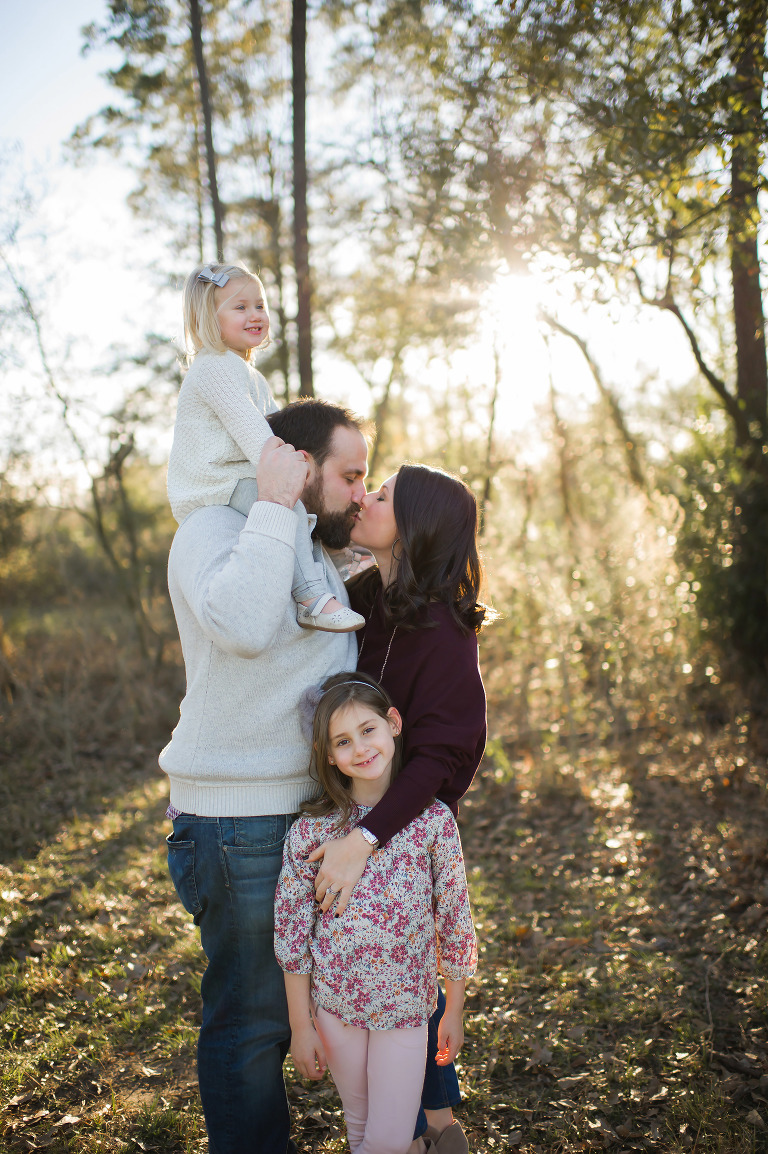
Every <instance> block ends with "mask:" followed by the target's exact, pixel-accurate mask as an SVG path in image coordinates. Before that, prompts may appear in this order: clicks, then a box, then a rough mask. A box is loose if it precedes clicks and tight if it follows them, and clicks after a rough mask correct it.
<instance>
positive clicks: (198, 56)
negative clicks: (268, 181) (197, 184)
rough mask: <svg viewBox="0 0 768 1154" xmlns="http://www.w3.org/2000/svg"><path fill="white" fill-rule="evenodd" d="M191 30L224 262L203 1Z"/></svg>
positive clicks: (192, 12)
mask: <svg viewBox="0 0 768 1154" xmlns="http://www.w3.org/2000/svg"><path fill="white" fill-rule="evenodd" d="M189 30H190V33H191V35H192V48H193V49H194V53H195V64H196V65H197V81H198V87H199V90H200V108H201V110H202V113H203V131H204V137H205V158H206V163H207V166H208V191H209V193H210V197H211V208H212V209H213V231H214V234H215V236H216V259H217V260H220V261H223V260H224V209H223V207H222V204H221V201H220V200H219V186H218V183H217V180H216V153H215V152H214V150H213V114H212V111H211V94H210V90H209V88H208V73H207V72H206V69H205V54H204V52H203V17H202V12H201V10H200V0H189Z"/></svg>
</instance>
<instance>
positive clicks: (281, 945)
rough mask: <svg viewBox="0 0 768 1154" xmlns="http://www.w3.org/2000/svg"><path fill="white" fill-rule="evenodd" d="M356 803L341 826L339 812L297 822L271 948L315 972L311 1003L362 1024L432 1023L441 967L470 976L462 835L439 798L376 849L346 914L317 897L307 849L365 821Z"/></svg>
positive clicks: (472, 956)
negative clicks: (324, 906) (337, 825)
mask: <svg viewBox="0 0 768 1154" xmlns="http://www.w3.org/2000/svg"><path fill="white" fill-rule="evenodd" d="M368 812H369V807H368V806H357V807H356V808H355V809H354V811H353V813H352V815H351V816H350V818H349V819H348V821H347V822H346V823H345V824H344V825H343V826H342V828H341V829H340V830H338V831H335V832H333V826H334V824H335V823H336V821H337V820H338V813H336V814H333V813H332V814H329V815H327V816H326V817H309V816H307V815H304V816H303V817H300V818H298V820H297V821H296V822H294V824H293V826H292V827H291V831H290V834H289V836H288V838H287V840H286V843H285V852H284V855H283V869H282V872H281V874H280V880H279V882H278V885H277V893H276V895H275V954H276V956H277V960H278V962H279V963H280V966H281V967H282V968H283V970H287V971H288V972H289V973H294V974H309V973H311V975H312V983H311V996H312V999H313V1001H314V1002H315V1003H316V1004H317V1005H319V1006H322V1008H323V1009H324V1010H327V1011H328V1012H329V1013H330V1014H334V1015H335V1017H337V1018H340V1019H341V1020H342V1021H343V1022H348V1023H350V1024H351V1025H353V1026H360V1027H362V1028H364V1029H374V1030H391V1029H397V1028H400V1029H403V1028H406V1027H412V1026H421V1025H423V1024H424V1023H425V1022H427V1021H428V1020H429V1018H430V1016H431V1014H432V1011H433V1010H434V1008H435V1003H436V999H437V971H438V970H439V971H440V973H441V974H442V975H443V977H444V978H448V979H449V980H451V981H458V980H459V979H461V978H466V977H470V976H471V975H472V974H473V973H474V972H475V969H476V966H477V942H476V939H475V931H474V927H473V925H472V915H471V912H470V908H469V895H468V894H467V880H466V876H465V873H464V858H463V855H462V852H461V841H460V840H459V831H458V829H457V828H456V821H455V819H454V816H453V814H452V813H451V811H450V810H449V809H448V807H447V806H446V805H443V803H442V802H439V801H436V802H433V803H432V805H430V806H429V807H428V808H427V809H425V810H424V812H423V813H421V814H419V816H418V817H416V818H414V820H413V821H412V822H411V823H410V825H407V826H406V827H405V829H403V830H401V831H400V833H397V834H395V835H394V837H392V838H390V840H389V841H388V842H387V843H386V845H384V846H382V847H381V848H380V849H376V850H374V852H373V853H372V854H371V856H370V857H369V858H368V863H367V865H366V867H365V871H364V873H363V876H362V877H361V879H360V881H359V882H358V883H357V885H356V886H355V888H354V890H353V891H352V896H351V897H350V899H349V903H348V905H347V908H346V910H345V911H344V913H343V914H342V916H341V917H339V918H337V917H336V916H335V915H334V907H333V906H331V908H330V909H329V910H328V911H327V912H326V913H323V912H322V910H321V909H320V907H319V905H318V904H317V903H316V902H315V877H316V874H317V871H318V868H319V863H318V862H308V861H307V860H306V858H307V855H308V854H310V853H311V852H312V851H313V850H314V849H317V847H318V846H319V845H322V843H323V842H324V841H328V840H329V839H330V838H332V837H343V836H344V835H345V834H347V833H349V832H350V830H352V829H353V828H354V827H355V826H356V825H357V824H358V822H361V821H363V820H364V817H365V814H367V813H368Z"/></svg>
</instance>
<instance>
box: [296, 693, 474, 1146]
mask: <svg viewBox="0 0 768 1154" xmlns="http://www.w3.org/2000/svg"><path fill="white" fill-rule="evenodd" d="M316 702H317V704H316V710H315V715H314V731H313V735H312V736H313V741H312V746H313V754H312V772H313V776H315V777H316V778H317V780H318V781H319V782H320V786H321V789H322V794H321V797H320V799H319V800H318V801H315V802H313V803H310V804H309V805H305V806H304V810H305V816H302V817H300V818H299V819H298V821H296V822H295V823H294V825H293V826H292V828H291V832H290V834H289V838H288V841H287V842H286V847H285V855H284V861H283V870H282V873H281V875H280V881H279V883H278V887H277V895H276V898H275V953H276V955H277V960H278V961H279V963H280V965H281V966H282V967H283V970H284V971H285V988H286V993H287V997H288V1011H289V1015H290V1022H291V1054H292V1056H293V1062H294V1066H295V1067H296V1069H297V1070H298V1071H299V1073H301V1074H303V1075H305V1076H306V1077H309V1078H319V1077H321V1076H322V1074H323V1072H324V1069H325V1065H326V1061H327V1063H328V1065H329V1066H330V1069H331V1073H332V1074H333V1077H334V1081H335V1082H336V1087H337V1089H338V1091H339V1095H340V1097H341V1101H342V1105H343V1107H344V1115H345V1118H346V1123H347V1133H348V1136H349V1144H350V1147H351V1150H352V1154H424V1151H425V1150H426V1149H429V1145H428V1144H425V1143H424V1142H423V1141H422V1139H421V1138H417V1139H413V1140H412V1137H413V1129H414V1123H415V1122H416V1117H417V1114H418V1110H419V1099H420V1096H421V1082H422V1076H423V1071H424V1062H425V1056H426V1049H427V1022H428V1020H429V1018H430V1015H431V1014H432V1011H433V1008H434V1006H435V1001H436V997H437V969H438V965H439V968H440V971H441V973H442V975H443V978H444V980H445V983H446V986H447V989H448V1002H447V1007H446V1010H445V1013H444V1014H443V1016H442V1020H441V1022H440V1030H439V1044H440V1053H439V1055H438V1062H442V1063H448V1062H451V1061H452V1060H453V1058H455V1056H456V1054H457V1053H458V1050H459V1047H460V1046H461V1043H462V1040H463V1036H464V1034H463V1029H462V1024H461V1018H462V1007H463V1002H464V985H465V981H466V978H467V977H468V976H469V975H471V974H472V973H474V969H475V965H476V962H477V946H476V943H475V935H474V930H473V928H472V920H471V915H470V909H469V898H468V895H467V884H466V878H465V876H464V864H463V860H462V853H461V842H460V841H459V835H458V830H457V829H456V821H455V819H454V817H453V814H452V813H451V812H450V810H449V809H448V807H447V806H445V805H443V804H442V802H432V803H431V804H430V805H428V806H427V807H426V809H424V811H423V812H422V813H420V814H419V815H418V816H417V817H415V818H414V819H413V821H412V822H410V823H409V825H407V826H406V828H405V829H403V830H401V831H400V832H399V833H396V834H395V835H394V836H393V837H391V838H390V839H389V840H388V842H387V844H386V846H383V847H382V848H381V849H379V850H377V852H376V853H375V854H374V855H373V856H372V857H371V858H370V859H369V861H368V862H367V864H366V867H365V871H364V873H363V876H362V878H361V880H360V883H359V884H358V885H357V886H356V887H355V891H354V893H353V894H352V896H351V898H350V901H349V904H348V905H347V908H346V910H345V912H344V914H343V916H339V917H336V916H335V913H334V911H333V910H332V909H329V910H328V911H327V912H325V913H322V912H321V911H320V910H319V908H318V905H317V902H316V901H315V893H314V881H315V874H316V873H317V868H318V867H317V865H316V864H315V865H313V864H312V863H311V862H309V861H307V856H308V854H310V853H311V851H312V850H314V849H315V848H316V847H317V846H318V845H320V844H321V843H323V842H324V841H325V840H326V839H327V838H328V837H329V836H330V837H333V836H338V835H339V834H343V833H345V832H348V831H349V830H351V829H353V828H355V826H357V825H359V823H360V822H364V821H365V820H366V816H367V814H368V813H370V812H371V810H372V807H374V806H375V805H376V804H377V803H378V802H379V801H380V799H381V798H382V796H383V795H384V793H385V792H386V790H387V788H388V787H389V785H390V783H391V781H392V780H393V779H396V777H397V772H398V769H399V763H400V760H401V759H400V754H401V748H400V746H401V739H400V731H401V719H400V715H399V713H398V712H397V710H396V709H395V708H394V706H393V705H392V702H391V700H390V698H389V696H388V695H387V693H386V692H385V691H384V690H383V689H382V688H381V687H380V686H379V685H377V684H376V683H375V682H374V681H373V679H372V678H367V677H365V675H364V674H360V673H338V674H336V675H335V676H334V677H331V678H329V679H328V680H327V681H326V682H325V684H324V685H323V687H322V690H321V692H320V694H319V695H318V697H317V698H316Z"/></svg>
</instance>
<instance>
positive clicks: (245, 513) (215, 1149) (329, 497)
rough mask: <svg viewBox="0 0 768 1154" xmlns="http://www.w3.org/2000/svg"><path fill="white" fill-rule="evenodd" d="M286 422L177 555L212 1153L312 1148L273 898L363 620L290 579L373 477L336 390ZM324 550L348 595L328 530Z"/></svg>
mask: <svg viewBox="0 0 768 1154" xmlns="http://www.w3.org/2000/svg"><path fill="white" fill-rule="evenodd" d="M271 422H272V423H273V428H274V429H275V431H276V432H277V433H278V434H279V435H280V437H281V438H283V439H278V438H277V437H276V438H274V439H272V440H270V441H268V442H267V444H266V446H265V448H264V451H263V453H262V457H261V461H260V463H259V468H258V471H257V478H256V479H257V484H258V499H257V500H255V501H254V496H255V492H254V488H253V482H249V481H245V482H241V483H240V486H238V491H237V493H236V495H235V497H233V499H232V502H231V504H230V505H229V506H221V505H217V506H211V507H208V508H204V509H197V510H195V512H193V513H191V514H190V515H189V517H187V519H186V520H185V521H184V522H183V524H182V525H181V527H180V528H179V530H178V532H177V533H176V536H175V538H174V541H173V545H172V547H171V554H170V559H169V565H168V584H169V588H170V592H171V600H172V602H173V608H174V612H175V614H176V621H177V624H178V628H179V636H180V638H181V645H182V652H183V655H184V662H185V666H186V674H187V692H186V696H185V697H184V700H183V701H182V703H181V709H180V720H179V723H178V725H177V726H176V729H175V730H174V731H173V736H172V738H171V741H170V743H169V744H168V745H167V746H166V748H165V749H164V750H163V752H162V754H161V755H160V764H161V766H162V768H163V769H164V770H165V772H166V773H167V774H168V776H169V778H170V784H171V807H170V809H169V815H170V816H173V818H174V822H173V834H172V835H171V836H170V837H169V838H168V866H169V870H170V873H171V877H172V879H173V882H174V885H175V886H176V890H177V892H178V894H179V897H180V899H181V901H182V903H183V904H184V906H185V908H186V909H187V911H188V912H189V913H190V914H192V916H193V917H194V920H195V923H196V924H197V925H198V926H199V927H200V938H201V944H202V946H203V949H204V951H205V953H206V956H207V958H208V965H207V968H206V970H205V974H204V976H203V981H202V987H201V993H202V998H203V1025H202V1028H201V1030H200V1038H199V1044H198V1078H199V1082H200V1096H201V1098H202V1103H203V1111H204V1114H205V1121H206V1126H207V1129H208V1138H209V1148H210V1151H211V1154H283V1152H284V1151H294V1150H295V1147H294V1145H293V1143H292V1142H291V1141H290V1139H289V1118H288V1105H287V1101H286V1096H285V1086H284V1083H283V1076H282V1063H283V1060H284V1058H285V1055H286V1053H287V1050H288V1044H289V1040H290V1031H289V1028H288V1013H287V1008H286V1002H285V992H284V985H283V977H282V972H281V970H280V969H279V967H278V965H277V962H276V960H275V956H274V948H273V902H274V894H275V887H276V884H277V878H278V875H279V873H280V866H281V864H282V852H283V841H284V839H285V836H286V834H287V832H288V829H289V828H290V825H291V822H292V820H293V817H294V816H295V814H296V811H297V810H298V809H299V808H300V806H301V804H302V802H303V801H305V800H306V799H307V798H308V797H310V796H311V795H312V794H313V793H314V792H315V791H316V790H315V786H314V784H313V782H312V781H311V779H310V777H309V772H308V765H309V747H308V744H307V741H306V739H305V738H304V736H303V735H302V732H301V728H300V724H299V714H298V708H297V706H298V702H299V699H300V697H301V695H302V693H303V692H304V690H305V689H306V688H307V687H308V686H310V685H313V684H317V683H318V682H321V681H323V680H324V679H325V678H326V677H328V676H330V674H332V673H336V672H338V671H340V670H342V669H354V667H355V663H356V657H357V648H356V644H355V638H354V634H338V633H325V632H319V631H317V630H304V629H301V628H300V627H299V625H298V624H297V622H296V614H295V606H294V603H293V601H292V598H291V584H292V580H293V564H294V553H293V543H294V539H295V535H296V526H297V523H298V518H297V515H296V514H295V513H294V511H293V507H294V505H295V504H296V501H297V500H298V499H299V498H301V500H302V501H303V502H304V505H305V507H306V509H307V512H308V513H310V514H314V515H315V516H316V517H317V524H316V527H315V536H316V538H319V541H320V542H322V543H323V544H327V545H329V546H330V547H332V548H341V547H343V546H344V545H346V544H347V543H348V542H349V534H350V532H351V528H352V524H353V520H354V515H355V513H356V512H357V511H358V509H359V507H360V502H361V500H362V498H363V496H364V494H365V484H364V479H365V475H366V468H367V460H366V459H367V447H366V443H365V440H364V438H363V436H362V433H361V432H360V425H359V422H358V421H357V420H356V419H355V418H354V417H353V416H352V415H351V414H350V413H349V412H348V411H347V410H345V409H340V408H336V407H335V406H332V405H326V404H323V403H322V402H320V401H308V402H297V403H296V404H295V405H290V406H288V407H287V408H286V409H284V410H283V411H282V412H280V413H276V414H274V416H273V417H272V418H271ZM285 441H290V443H289V444H286V443H285ZM294 446H295V447H294ZM249 486H250V491H249ZM238 510H239V511H238ZM315 559H316V560H325V562H326V569H327V576H328V583H329V585H328V587H329V589H330V590H331V591H332V592H333V593H334V596H336V597H337V598H338V599H339V600H340V601H342V602H343V604H345V605H346V604H348V598H347V596H346V592H345V590H344V586H343V583H342V582H341V580H340V579H339V577H338V574H337V573H336V571H335V568H334V566H333V564H332V563H330V560H329V559H328V558H327V555H326V554H325V553H324V552H323V550H322V549H321V546H320V544H319V543H317V542H316V547H315Z"/></svg>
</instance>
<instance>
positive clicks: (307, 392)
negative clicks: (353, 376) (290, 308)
mask: <svg viewBox="0 0 768 1154" xmlns="http://www.w3.org/2000/svg"><path fill="white" fill-rule="evenodd" d="M306 52H307V4H306V0H293V18H292V20H291V63H292V92H293V251H294V265H295V267H296V293H297V296H298V305H297V310H296V323H297V327H298V342H297V344H298V353H299V396H300V397H314V395H315V388H314V383H313V380H312V328H311V323H312V317H311V297H312V281H311V277H310V269H309V234H308V217H307V115H306V105H307V60H306Z"/></svg>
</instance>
